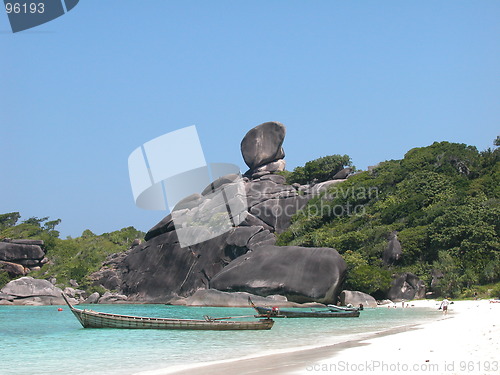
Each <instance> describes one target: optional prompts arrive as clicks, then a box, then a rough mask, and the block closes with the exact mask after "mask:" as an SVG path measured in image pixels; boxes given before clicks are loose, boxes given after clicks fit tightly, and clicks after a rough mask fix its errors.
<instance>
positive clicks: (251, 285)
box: [210, 245, 346, 303]
mask: <svg viewBox="0 0 500 375" xmlns="http://www.w3.org/2000/svg"><path fill="white" fill-rule="evenodd" d="M345 273H346V264H345V262H344V260H343V259H342V257H341V256H340V255H339V254H338V253H337V251H335V250H333V249H330V248H305V247H298V246H273V245H265V246H260V247H258V248H257V249H255V250H253V251H252V252H249V253H247V254H245V255H244V256H241V257H239V258H237V259H236V260H234V261H233V262H231V263H230V264H229V265H228V266H227V267H225V268H224V269H223V270H222V271H221V272H219V273H218V274H217V275H216V276H215V277H214V278H213V279H212V280H211V281H210V287H211V288H214V289H218V290H222V291H232V292H248V293H253V294H257V295H261V296H267V295H273V294H280V295H284V296H286V297H287V299H288V300H290V301H293V302H308V301H318V302H322V303H334V302H336V298H337V295H338V291H339V288H340V286H341V284H342V282H343V281H344V278H345Z"/></svg>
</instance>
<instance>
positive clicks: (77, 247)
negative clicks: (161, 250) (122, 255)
mask: <svg viewBox="0 0 500 375" xmlns="http://www.w3.org/2000/svg"><path fill="white" fill-rule="evenodd" d="M20 218H21V215H20V214H19V212H11V213H7V214H2V215H0V240H2V239H8V238H12V239H19V238H23V239H37V240H43V241H44V250H45V251H46V257H47V259H48V263H47V264H45V265H44V266H43V267H42V268H41V270H39V271H35V272H30V273H29V276H33V277H35V278H37V277H38V278H45V279H47V278H51V277H55V278H56V279H57V283H61V284H64V285H69V280H70V279H73V280H75V281H77V282H78V283H79V284H80V286H81V287H84V288H91V287H92V286H91V285H89V281H88V280H87V277H86V276H87V275H89V274H91V273H92V272H95V271H97V270H99V268H100V267H101V265H102V262H103V261H104V260H105V259H106V257H107V256H108V255H110V254H114V253H119V252H122V251H125V250H127V249H128V248H129V247H130V245H131V244H132V242H133V241H134V239H136V238H139V239H142V238H144V233H143V232H141V231H138V230H136V229H135V228H133V227H128V228H123V229H121V230H117V231H114V232H111V233H103V234H101V235H96V234H94V233H92V232H91V231H90V230H85V231H84V232H83V233H82V235H81V236H80V237H77V238H71V237H68V238H66V239H60V238H59V232H58V231H57V230H56V229H55V228H56V226H57V225H58V224H59V223H60V222H61V220H60V219H58V220H49V218H48V217H44V218H36V217H32V218H29V219H26V220H24V221H21V222H20V223H18V221H19V220H20ZM9 280H10V277H9V275H8V274H7V272H5V271H2V270H1V269H0V287H2V286H3V285H4V284H5V283H7V282H8V281H9Z"/></svg>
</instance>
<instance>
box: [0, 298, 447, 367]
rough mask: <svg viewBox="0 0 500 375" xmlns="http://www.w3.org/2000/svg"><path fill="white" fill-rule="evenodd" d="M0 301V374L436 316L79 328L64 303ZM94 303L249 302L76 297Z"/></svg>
mask: <svg viewBox="0 0 500 375" xmlns="http://www.w3.org/2000/svg"><path fill="white" fill-rule="evenodd" d="M59 307H60V306H0V358H1V360H0V361H1V365H0V367H1V371H0V373H1V374H2V375H21V374H22V375H29V374H33V375H34V374H36V375H45V374H46V375H54V374H64V375H71V374H86V375H90V374H99V375H102V374H105V375H108V374H109V375H114V374H117V375H118V374H120V375H122V374H123V375H124V374H135V373H138V372H141V371H147V370H155V369H161V368H167V367H170V366H174V365H185V364H194V363H199V362H206V361H218V360H224V359H233V358H239V357H243V356H249V355H259V354H265V353H266V352H267V353H269V352H272V351H274V350H276V349H288V348H296V347H301V346H311V345H319V344H323V343H324V344H328V343H335V342H340V341H347V340H349V338H352V337H353V335H355V334H358V333H363V332H375V331H381V330H384V329H388V328H392V327H397V326H402V325H407V324H412V323H419V322H424V321H426V320H435V319H437V318H439V317H440V314H439V312H438V311H437V310H429V309H424V308H406V309H403V308H396V309H393V308H390V309H388V308H384V307H379V308H376V309H366V310H365V311H363V312H362V313H361V316H360V317H359V318H330V319H326V318H323V319H310V318H307V319H304V318H302V319H275V324H274V327H273V328H272V329H271V330H269V331H233V332H231V331H220V332H218V331H170V330H120V329H83V328H82V327H81V325H80V323H79V322H78V321H77V320H76V318H75V317H74V316H73V314H72V313H71V311H70V310H69V308H67V307H63V311H61V312H59V311H57V309H58V308H59ZM78 307H79V308H82V309H83V308H91V309H94V310H96V311H103V312H110V313H117V314H126V315H140V316H158V317H181V318H192V319H203V316H204V315H209V316H212V317H222V316H236V315H251V314H253V313H254V310H253V309H250V308H218V307H186V306H166V305H87V306H85V305H80V306H78Z"/></svg>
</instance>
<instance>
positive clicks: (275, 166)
mask: <svg viewBox="0 0 500 375" xmlns="http://www.w3.org/2000/svg"><path fill="white" fill-rule="evenodd" d="M285 167H286V162H285V161H284V160H283V159H279V160H276V161H272V162H270V163H267V164H264V165H261V166H260V167H258V168H256V169H254V170H253V171H252V172H253V174H254V175H255V173H260V172H269V173H275V172H283V171H284V170H285ZM252 177H253V175H252Z"/></svg>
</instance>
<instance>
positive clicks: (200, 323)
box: [63, 296, 274, 331]
mask: <svg viewBox="0 0 500 375" xmlns="http://www.w3.org/2000/svg"><path fill="white" fill-rule="evenodd" d="M63 297H64V296H63ZM64 299H65V300H66V303H67V304H68V306H69V307H70V309H71V312H72V313H73V314H74V315H75V316H76V318H77V319H78V321H79V322H80V324H81V325H82V326H83V327H84V328H122V329H176V330H211V331H241V330H268V329H271V328H272V326H273V324H274V321H273V320H272V319H269V318H267V319H260V320H258V321H234V320H217V319H211V318H207V319H206V320H194V319H171V318H150V317H140V316H129V315H118V314H108V313H102V312H96V311H92V310H80V309H77V308H74V307H73V306H72V305H71V304H70V303H69V302H68V300H67V299H66V298H65V297H64Z"/></svg>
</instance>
